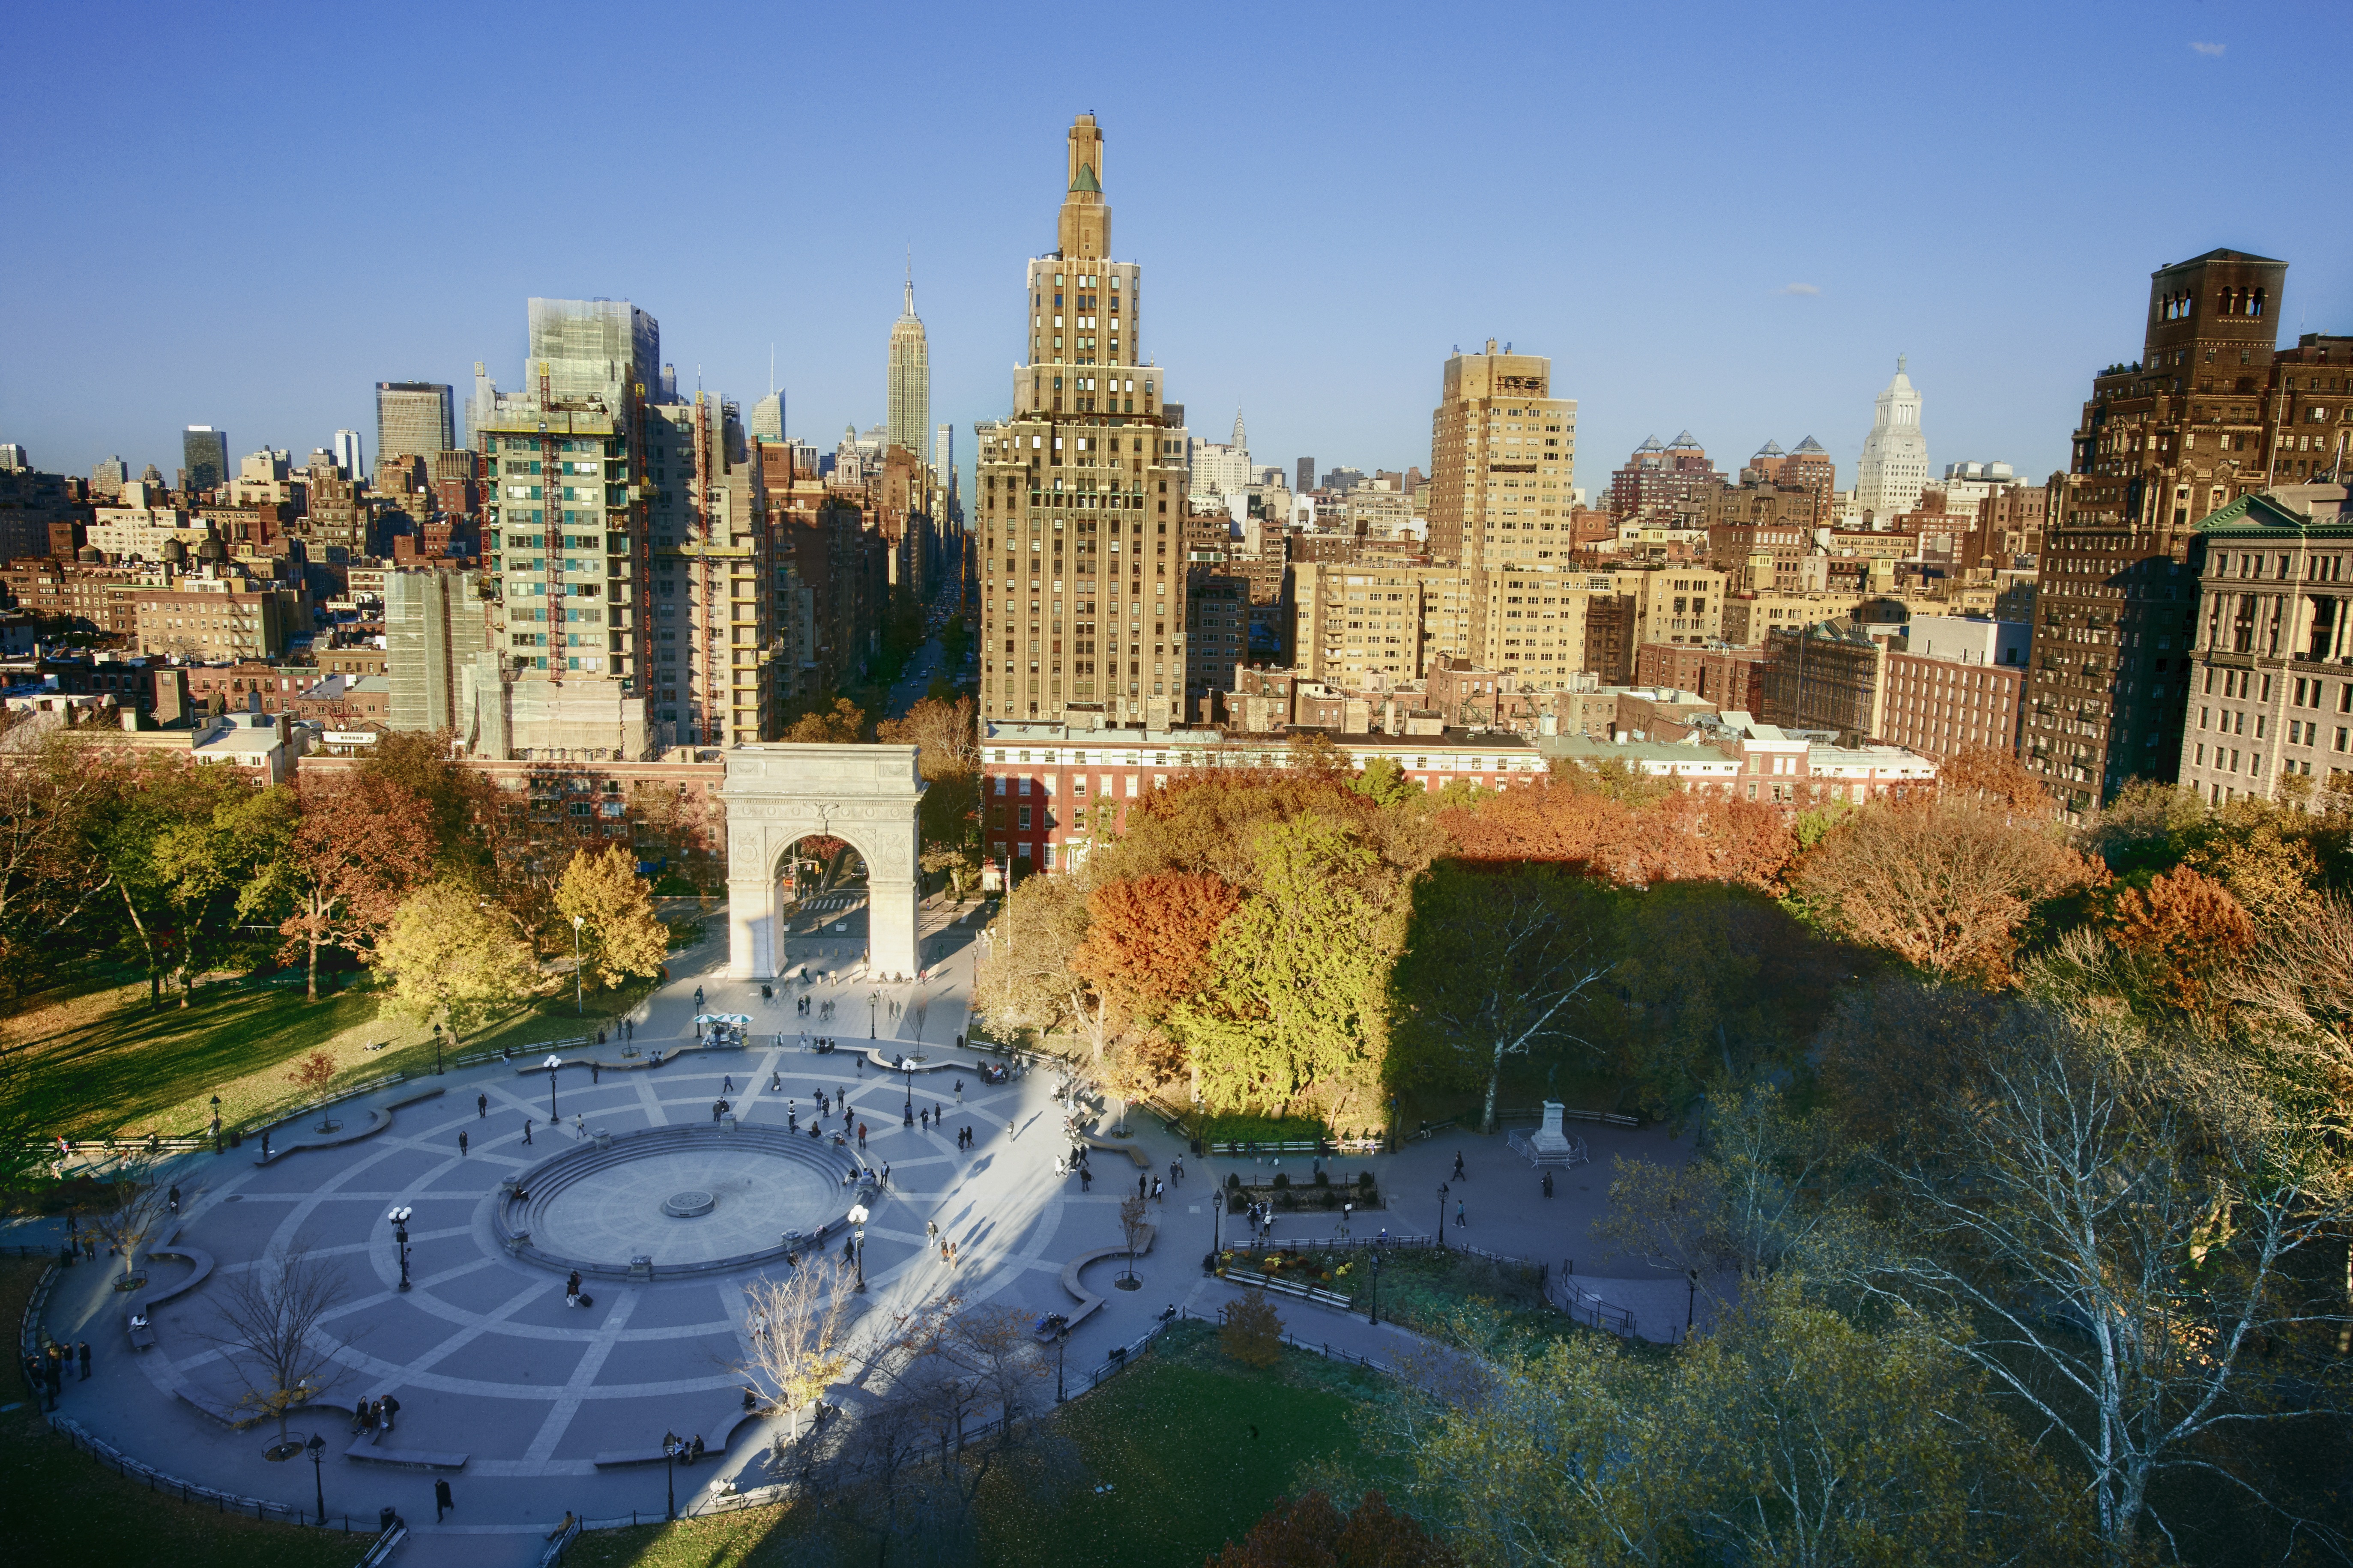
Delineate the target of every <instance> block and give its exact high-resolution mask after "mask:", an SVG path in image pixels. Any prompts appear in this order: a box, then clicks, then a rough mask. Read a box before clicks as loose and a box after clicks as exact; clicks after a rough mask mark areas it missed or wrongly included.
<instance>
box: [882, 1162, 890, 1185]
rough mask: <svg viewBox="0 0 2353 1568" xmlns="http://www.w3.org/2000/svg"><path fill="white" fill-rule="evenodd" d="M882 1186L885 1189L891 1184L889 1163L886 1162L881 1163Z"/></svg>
mask: <svg viewBox="0 0 2353 1568" xmlns="http://www.w3.org/2000/svg"><path fill="white" fill-rule="evenodd" d="M882 1184H883V1185H884V1186H886V1187H887V1186H889V1185H890V1184H891V1162H890V1161H888V1160H885V1161H883V1162H882Z"/></svg>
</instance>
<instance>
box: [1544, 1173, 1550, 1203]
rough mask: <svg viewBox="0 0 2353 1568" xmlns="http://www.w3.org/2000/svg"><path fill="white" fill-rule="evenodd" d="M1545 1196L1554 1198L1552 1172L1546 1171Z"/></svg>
mask: <svg viewBox="0 0 2353 1568" xmlns="http://www.w3.org/2000/svg"><path fill="white" fill-rule="evenodd" d="M1544 1195H1545V1196H1546V1197H1550V1196H1552V1173H1551V1172H1550V1171H1546V1173H1545V1179H1544Z"/></svg>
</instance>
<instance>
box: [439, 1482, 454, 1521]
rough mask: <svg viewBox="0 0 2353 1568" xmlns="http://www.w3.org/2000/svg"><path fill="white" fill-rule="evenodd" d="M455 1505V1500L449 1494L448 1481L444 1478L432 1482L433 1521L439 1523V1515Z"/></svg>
mask: <svg viewBox="0 0 2353 1568" xmlns="http://www.w3.org/2000/svg"><path fill="white" fill-rule="evenodd" d="M457 1506H458V1504H457V1502H456V1501H455V1500H453V1499H451V1497H450V1496H449V1483H448V1481H446V1480H439V1481H435V1482H434V1483H433V1522H434V1523H436V1524H438V1523H440V1522H441V1516H442V1515H443V1514H445V1513H448V1512H449V1511H450V1510H453V1509H455V1508H456V1507H457Z"/></svg>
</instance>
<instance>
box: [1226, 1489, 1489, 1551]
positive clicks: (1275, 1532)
mask: <svg viewBox="0 0 2353 1568" xmlns="http://www.w3.org/2000/svg"><path fill="white" fill-rule="evenodd" d="M1461 1561H1462V1559H1461V1558H1460V1557H1458V1556H1456V1555H1455V1553H1454V1551H1453V1549H1452V1548H1451V1547H1450V1546H1448V1545H1447V1544H1446V1543H1445V1542H1442V1541H1440V1540H1439V1539H1438V1537H1436V1536H1434V1535H1432V1534H1430V1531H1428V1530H1427V1529H1425V1528H1424V1527H1423V1525H1422V1523H1421V1521H1419V1520H1417V1519H1415V1518H1414V1517H1413V1516H1412V1515H1410V1514H1403V1513H1399V1512H1398V1511H1397V1510H1394V1509H1392V1508H1390V1507H1389V1505H1388V1499H1387V1498H1384V1497H1383V1496H1382V1495H1381V1494H1380V1493H1379V1492H1377V1491H1368V1492H1366V1494H1365V1495H1364V1499H1363V1500H1361V1501H1360V1502H1358V1503H1357V1504H1356V1511H1355V1512H1353V1513H1343V1512H1341V1511H1340V1510H1339V1508H1338V1507H1337V1506H1336V1505H1335V1504H1334V1502H1333V1501H1332V1500H1331V1499H1330V1498H1328V1497H1326V1496H1325V1495H1324V1494H1323V1493H1322V1492H1309V1493H1308V1494H1307V1495H1306V1496H1304V1497H1299V1498H1286V1499H1284V1500H1282V1501H1281V1502H1279V1503H1277V1504H1275V1505H1274V1507H1272V1508H1271V1509H1269V1510H1267V1513H1266V1517H1265V1518H1263V1519H1261V1520H1260V1521H1258V1522H1257V1523H1256V1524H1254V1525H1252V1526H1251V1527H1250V1533H1249V1534H1248V1535H1245V1536H1243V1537H1242V1538H1241V1539H1240V1541H1229V1542H1227V1543H1226V1549H1225V1550H1224V1551H1223V1552H1219V1553H1218V1555H1216V1556H1215V1557H1212V1558H1211V1559H1209V1562H1208V1568H1456V1564H1459V1563H1461Z"/></svg>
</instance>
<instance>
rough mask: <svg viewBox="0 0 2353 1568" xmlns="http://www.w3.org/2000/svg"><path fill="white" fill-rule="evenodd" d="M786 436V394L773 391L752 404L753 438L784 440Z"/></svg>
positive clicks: (756, 439)
mask: <svg viewBox="0 0 2353 1568" xmlns="http://www.w3.org/2000/svg"><path fill="white" fill-rule="evenodd" d="M784 438H785V395H784V394H783V393H781V392H772V393H770V394H768V395H767V396H765V397H764V398H762V399H760V401H759V402H757V403H754V405H752V439H754V441H782V440H783V439H784Z"/></svg>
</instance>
